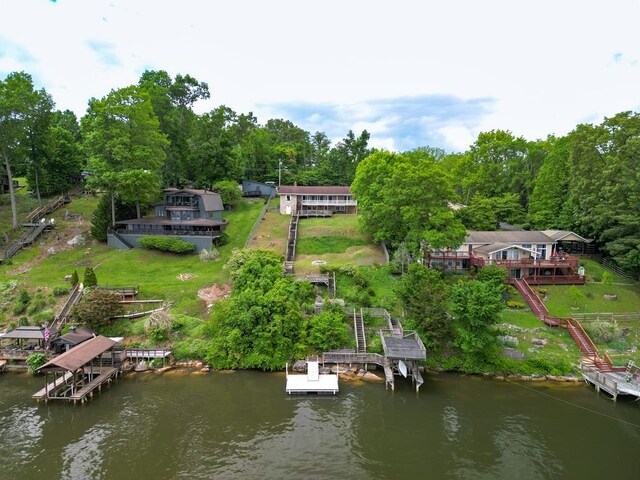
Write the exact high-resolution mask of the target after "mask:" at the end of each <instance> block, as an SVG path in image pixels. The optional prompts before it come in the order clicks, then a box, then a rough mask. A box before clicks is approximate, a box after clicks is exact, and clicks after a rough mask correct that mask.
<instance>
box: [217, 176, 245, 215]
mask: <svg viewBox="0 0 640 480" xmlns="http://www.w3.org/2000/svg"><path fill="white" fill-rule="evenodd" d="M213 188H214V189H216V190H217V191H218V193H219V194H220V198H221V200H222V203H223V204H224V206H225V208H227V209H229V210H231V209H233V208H235V207H236V206H237V205H238V203H240V200H241V199H242V192H241V191H240V188H238V184H237V183H236V182H234V181H233V180H221V181H219V182H216V183H214V184H213Z"/></svg>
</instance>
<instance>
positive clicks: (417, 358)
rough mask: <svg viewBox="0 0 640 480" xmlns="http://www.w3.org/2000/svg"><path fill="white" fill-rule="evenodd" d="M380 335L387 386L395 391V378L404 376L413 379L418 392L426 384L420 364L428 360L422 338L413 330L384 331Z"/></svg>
mask: <svg viewBox="0 0 640 480" xmlns="http://www.w3.org/2000/svg"><path fill="white" fill-rule="evenodd" d="M379 333H380V338H381V340H382V348H383V349H384V356H385V365H384V375H385V378H386V380H387V386H388V387H391V390H393V389H394V377H395V376H396V375H402V376H403V377H405V378H407V377H411V379H412V381H413V383H414V384H415V387H416V392H417V391H418V390H419V389H420V385H422V384H423V383H424V380H423V378H422V375H420V369H419V367H418V362H421V361H424V360H425V359H426V358H427V349H426V348H425V346H424V344H423V343H422V340H421V339H420V336H419V335H418V333H417V332H415V331H413V330H401V329H388V330H384V329H383V330H380V331H379Z"/></svg>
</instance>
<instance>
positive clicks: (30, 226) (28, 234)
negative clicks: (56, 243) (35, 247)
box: [3, 221, 53, 259]
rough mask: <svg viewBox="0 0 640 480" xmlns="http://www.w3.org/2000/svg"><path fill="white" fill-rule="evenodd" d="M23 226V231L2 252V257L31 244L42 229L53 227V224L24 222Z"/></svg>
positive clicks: (12, 254)
mask: <svg viewBox="0 0 640 480" xmlns="http://www.w3.org/2000/svg"><path fill="white" fill-rule="evenodd" d="M23 227H24V228H25V231H24V233H23V234H22V235H21V236H20V238H18V239H17V240H16V241H15V242H13V243H12V244H11V245H10V246H9V248H7V250H6V251H5V252H4V255H3V259H8V258H11V257H13V256H14V255H15V254H16V253H18V252H19V251H20V250H21V249H23V248H25V247H28V246H29V245H31V244H32V243H33V242H35V240H36V239H37V238H38V237H39V236H40V235H42V233H43V232H44V231H46V230H49V229H51V228H53V225H52V224H50V223H47V222H44V221H43V222H37V223H26V224H23Z"/></svg>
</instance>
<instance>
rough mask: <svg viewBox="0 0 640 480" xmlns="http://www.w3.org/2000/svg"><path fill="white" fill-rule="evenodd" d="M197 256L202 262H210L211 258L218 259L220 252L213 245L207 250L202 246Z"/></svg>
mask: <svg viewBox="0 0 640 480" xmlns="http://www.w3.org/2000/svg"><path fill="white" fill-rule="evenodd" d="M199 257H200V261H202V262H210V261H212V260H219V259H220V252H219V251H218V249H217V248H215V247H211V250H207V249H206V248H203V249H202V251H201V252H200V255H199Z"/></svg>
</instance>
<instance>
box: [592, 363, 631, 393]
mask: <svg viewBox="0 0 640 480" xmlns="http://www.w3.org/2000/svg"><path fill="white" fill-rule="evenodd" d="M580 371H581V373H582V377H583V378H584V380H585V382H587V383H589V384H591V385H593V386H594V387H595V389H596V392H601V391H602V392H606V393H607V394H609V395H610V396H611V398H612V400H614V401H615V400H617V399H618V395H626V396H631V397H635V398H636V399H640V371H639V369H638V367H636V366H635V365H634V364H633V363H632V362H629V365H628V366H627V367H626V368H625V367H620V368H617V369H615V370H612V371H602V370H601V369H599V368H598V367H596V366H594V365H591V364H589V363H585V362H583V363H582V364H581V365H580Z"/></svg>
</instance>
